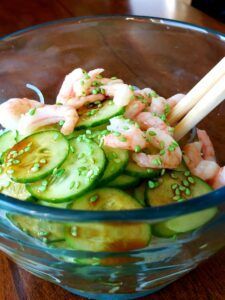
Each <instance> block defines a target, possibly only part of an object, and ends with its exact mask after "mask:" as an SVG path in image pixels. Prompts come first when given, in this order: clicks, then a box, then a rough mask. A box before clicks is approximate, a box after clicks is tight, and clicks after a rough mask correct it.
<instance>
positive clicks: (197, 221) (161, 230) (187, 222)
mask: <svg viewBox="0 0 225 300" xmlns="http://www.w3.org/2000/svg"><path fill="white" fill-rule="evenodd" d="M217 212H218V209H217V208H216V207H212V208H208V209H204V210H201V211H198V212H195V213H191V214H187V215H184V216H180V217H177V218H173V219H170V220H168V221H165V222H160V223H158V224H155V225H154V226H153V227H152V232H153V234H154V235H155V236H158V237H172V236H174V235H176V234H179V233H185V232H188V231H192V230H195V229H197V228H199V227H201V226H203V225H204V224H206V223H208V222H209V221H210V220H211V219H212V218H213V217H214V216H215V215H216V213H217Z"/></svg>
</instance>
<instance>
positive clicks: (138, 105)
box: [125, 88, 152, 120]
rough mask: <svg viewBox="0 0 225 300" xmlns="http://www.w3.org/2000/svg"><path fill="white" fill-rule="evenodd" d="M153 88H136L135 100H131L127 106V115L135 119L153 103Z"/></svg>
mask: <svg viewBox="0 0 225 300" xmlns="http://www.w3.org/2000/svg"><path fill="white" fill-rule="evenodd" d="M151 91H152V90H151V89H150V88H145V89H142V90H135V91H134V95H135V100H131V101H130V103H129V104H128V105H127V106H126V111H125V117H126V118H128V119H131V120H134V119H135V118H136V117H137V115H138V114H140V113H141V112H142V111H143V110H144V109H145V108H147V107H148V105H149V104H150V103H151V96H150V93H151Z"/></svg>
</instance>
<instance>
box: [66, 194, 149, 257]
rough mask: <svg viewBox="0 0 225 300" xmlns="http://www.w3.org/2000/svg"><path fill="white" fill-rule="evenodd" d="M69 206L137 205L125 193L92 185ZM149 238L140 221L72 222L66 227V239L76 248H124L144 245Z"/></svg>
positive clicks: (105, 207) (146, 227)
mask: <svg viewBox="0 0 225 300" xmlns="http://www.w3.org/2000/svg"><path fill="white" fill-rule="evenodd" d="M70 208H71V209H78V210H95V211H96V210H101V211H107V210H121V209H128V210H130V209H138V208H141V205H140V204H139V203H138V202H137V201H136V200H135V199H133V198H132V197H131V196H129V195H128V194H126V193H124V192H122V191H120V190H117V189H112V188H102V189H96V190H94V191H92V192H89V193H88V194H86V195H84V196H82V197H80V198H79V199H77V200H75V201H74V202H73V203H72V205H71V207H70ZM150 238H151V229H150V226H149V224H144V223H122V222H120V223H117V222H116V223H112V222H99V223H74V224H69V225H68V226H67V229H66V241H67V243H68V245H69V246H70V247H71V248H73V249H76V250H85V251H86V250H88V251H113V252H114V251H128V250H133V249H139V248H143V247H146V246H147V245H148V243H149V241H150Z"/></svg>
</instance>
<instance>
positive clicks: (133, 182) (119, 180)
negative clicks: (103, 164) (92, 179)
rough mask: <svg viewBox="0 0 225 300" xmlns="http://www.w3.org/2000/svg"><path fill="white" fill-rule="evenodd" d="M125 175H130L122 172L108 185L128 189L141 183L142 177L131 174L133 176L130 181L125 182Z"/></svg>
mask: <svg viewBox="0 0 225 300" xmlns="http://www.w3.org/2000/svg"><path fill="white" fill-rule="evenodd" d="M123 176H127V177H128V176H129V175H126V174H121V175H119V176H118V177H116V178H115V179H114V180H112V181H111V182H109V183H108V184H107V186H109V187H114V188H120V189H127V188H130V187H135V186H137V185H138V184H139V183H140V178H137V177H133V176H129V177H130V178H131V180H130V182H125V183H124V182H123Z"/></svg>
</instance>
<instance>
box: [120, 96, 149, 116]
mask: <svg viewBox="0 0 225 300" xmlns="http://www.w3.org/2000/svg"><path fill="white" fill-rule="evenodd" d="M145 107H146V105H145V104H144V103H143V102H141V101H139V100H133V101H131V102H130V103H129V104H128V105H127V106H126V111H125V114H124V116H125V118H128V119H131V120H134V119H135V118H136V116H137V115H138V114H139V113H140V112H142V111H143V110H144V109H145Z"/></svg>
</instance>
